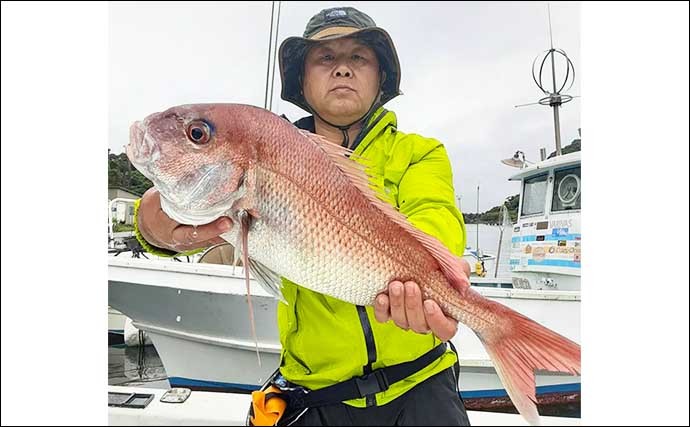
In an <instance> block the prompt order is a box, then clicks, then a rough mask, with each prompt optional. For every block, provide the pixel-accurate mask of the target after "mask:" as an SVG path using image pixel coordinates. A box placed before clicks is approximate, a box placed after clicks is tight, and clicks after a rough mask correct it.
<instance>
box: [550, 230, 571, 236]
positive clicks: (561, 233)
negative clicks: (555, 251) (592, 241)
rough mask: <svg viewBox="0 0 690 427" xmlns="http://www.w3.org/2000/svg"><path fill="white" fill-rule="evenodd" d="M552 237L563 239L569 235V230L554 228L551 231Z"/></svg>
mask: <svg viewBox="0 0 690 427" xmlns="http://www.w3.org/2000/svg"><path fill="white" fill-rule="evenodd" d="M551 235H552V236H556V237H562V236H567V235H568V228H554V229H553V230H551Z"/></svg>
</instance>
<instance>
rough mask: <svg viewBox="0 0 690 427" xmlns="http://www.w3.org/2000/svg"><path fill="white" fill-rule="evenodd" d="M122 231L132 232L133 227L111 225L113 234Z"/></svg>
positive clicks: (118, 224)
mask: <svg viewBox="0 0 690 427" xmlns="http://www.w3.org/2000/svg"><path fill="white" fill-rule="evenodd" d="M123 231H134V225H131V224H120V223H117V222H116V223H114V224H113V233H120V232H123Z"/></svg>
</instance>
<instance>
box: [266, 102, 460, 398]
mask: <svg viewBox="0 0 690 427" xmlns="http://www.w3.org/2000/svg"><path fill="white" fill-rule="evenodd" d="M372 126H373V127H372ZM367 127H371V130H369V131H368V132H367V134H366V135H365V136H364V137H363V139H361V142H360V143H359V145H357V147H356V148H355V151H354V154H355V155H360V156H362V157H363V158H366V159H367V162H368V164H369V166H371V167H373V168H374V172H375V173H374V175H375V176H378V177H379V178H378V179H379V180H381V181H382V182H379V183H377V184H378V185H379V186H380V187H383V188H385V190H386V193H387V195H388V197H389V203H391V204H393V205H394V206H395V207H397V208H398V209H399V210H400V212H401V213H403V214H404V215H405V216H407V218H408V220H409V221H410V222H411V223H412V224H413V225H414V226H415V227H417V228H419V229H420V230H422V231H424V232H426V233H427V234H430V235H432V236H434V237H436V238H437V239H439V240H440V241H441V242H442V243H443V244H444V245H445V246H446V247H447V248H448V249H449V250H450V251H451V252H452V253H454V254H455V255H457V256H459V257H462V254H463V252H464V248H465V223H464V221H463V217H462V214H461V213H460V211H459V210H458V208H457V206H456V204H455V191H454V189H453V177H452V172H451V165H450V162H449V160H448V155H447V153H446V150H445V148H444V147H443V145H442V144H441V143H440V142H439V141H437V140H435V139H432V138H424V137H422V136H419V135H415V134H404V133H402V132H400V131H398V130H397V129H396V127H397V122H396V117H395V114H394V113H393V112H390V111H386V110H384V109H383V108H380V109H379V110H378V111H377V112H376V113H375V114H374V115H373V116H372V118H371V119H370V121H369V123H368V126H367ZM343 279H344V280H347V278H343ZM283 295H284V296H285V299H286V301H287V303H288V304H287V305H286V304H278V328H279V331H280V343H281V344H282V346H283V350H282V356H281V364H280V372H281V373H282V374H283V376H284V377H285V378H286V379H287V380H289V381H291V382H293V383H296V384H299V385H302V386H304V387H307V388H309V389H319V388H323V387H326V386H329V385H332V384H335V383H338V382H342V381H346V380H348V379H350V378H352V377H355V376H360V375H363V374H364V373H365V372H364V367H365V366H366V365H369V364H371V368H372V369H378V368H383V367H386V366H390V365H395V364H398V363H403V362H408V361H411V360H414V359H416V358H418V357H419V356H421V355H422V354H424V353H426V352H427V351H429V350H431V349H432V348H434V347H436V346H437V345H439V344H440V343H441V342H440V340H439V339H438V338H436V337H434V335H433V334H428V335H423V334H418V333H415V332H413V331H405V330H403V329H401V328H399V327H397V326H396V325H395V324H394V323H393V321H392V320H391V321H388V322H387V323H380V322H378V321H377V320H376V318H375V317H374V311H373V307H366V309H364V307H361V308H358V307H357V306H355V305H353V304H350V303H346V302H343V301H340V300H337V299H335V298H331V297H329V296H326V295H323V294H320V293H317V292H313V291H310V290H308V289H306V288H303V287H300V286H297V285H296V284H295V283H292V282H290V281H289V280H287V279H283ZM455 361H456V356H455V353H453V352H452V351H451V350H450V349H448V351H447V352H446V353H445V354H444V355H443V356H442V357H440V358H439V359H438V360H436V361H435V362H433V363H431V364H430V365H429V366H427V367H426V368H424V369H422V370H421V371H419V372H417V373H416V374H414V375H412V376H410V377H408V378H407V379H405V380H403V381H400V382H398V383H395V384H392V385H391V386H390V388H389V389H388V390H386V391H383V392H380V393H378V394H377V395H376V396H375V404H376V405H384V404H386V403H388V402H390V401H392V400H393V399H395V398H397V397H398V396H400V395H402V394H403V393H405V392H406V391H408V390H409V389H411V388H412V387H414V386H415V385H416V384H418V383H420V382H421V381H424V380H425V379H427V378H429V377H431V376H433V375H435V374H437V373H439V372H441V371H443V370H445V369H447V368H449V367H451V366H452V365H453V364H454V363H455ZM345 403H347V404H350V405H352V406H355V407H360V408H363V407H367V406H372V405H373V404H374V402H373V400H372V399H369V401H368V402H367V401H366V400H365V398H361V399H354V400H350V401H347V402H345Z"/></svg>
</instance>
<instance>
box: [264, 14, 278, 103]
mask: <svg viewBox="0 0 690 427" xmlns="http://www.w3.org/2000/svg"><path fill="white" fill-rule="evenodd" d="M276 3H277V4H278V14H277V15H278V16H277V18H276ZM280 7H281V2H280V1H273V2H271V24H270V26H271V28H270V31H269V34H268V59H267V61H266V62H267V63H266V87H265V89H264V108H265V109H267V110H269V111H270V110H272V109H273V83H274V82H275V77H276V71H275V69H276V57H277V56H278V29H279V28H280ZM274 28H275V30H274ZM271 54H273V55H271ZM269 82H270V89H269Z"/></svg>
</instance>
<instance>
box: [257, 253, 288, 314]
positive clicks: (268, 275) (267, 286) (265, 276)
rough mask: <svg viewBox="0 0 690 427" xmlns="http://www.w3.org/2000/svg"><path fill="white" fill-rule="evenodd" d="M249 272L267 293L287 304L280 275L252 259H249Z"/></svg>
mask: <svg viewBox="0 0 690 427" xmlns="http://www.w3.org/2000/svg"><path fill="white" fill-rule="evenodd" d="M249 271H250V272H251V273H252V276H253V277H254V279H255V280H256V281H257V282H259V284H260V285H261V287H262V288H263V289H264V290H265V291H266V292H268V293H269V294H271V295H273V296H274V297H276V298H277V299H278V300H279V301H281V302H283V303H285V304H287V301H286V300H285V297H283V292H282V291H281V288H282V286H283V281H282V279H281V277H280V275H279V274H278V273H276V272H275V271H273V270H271V269H270V268H268V267H266V266H265V265H263V264H262V263H260V262H259V261H257V260H255V259H252V258H249Z"/></svg>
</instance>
